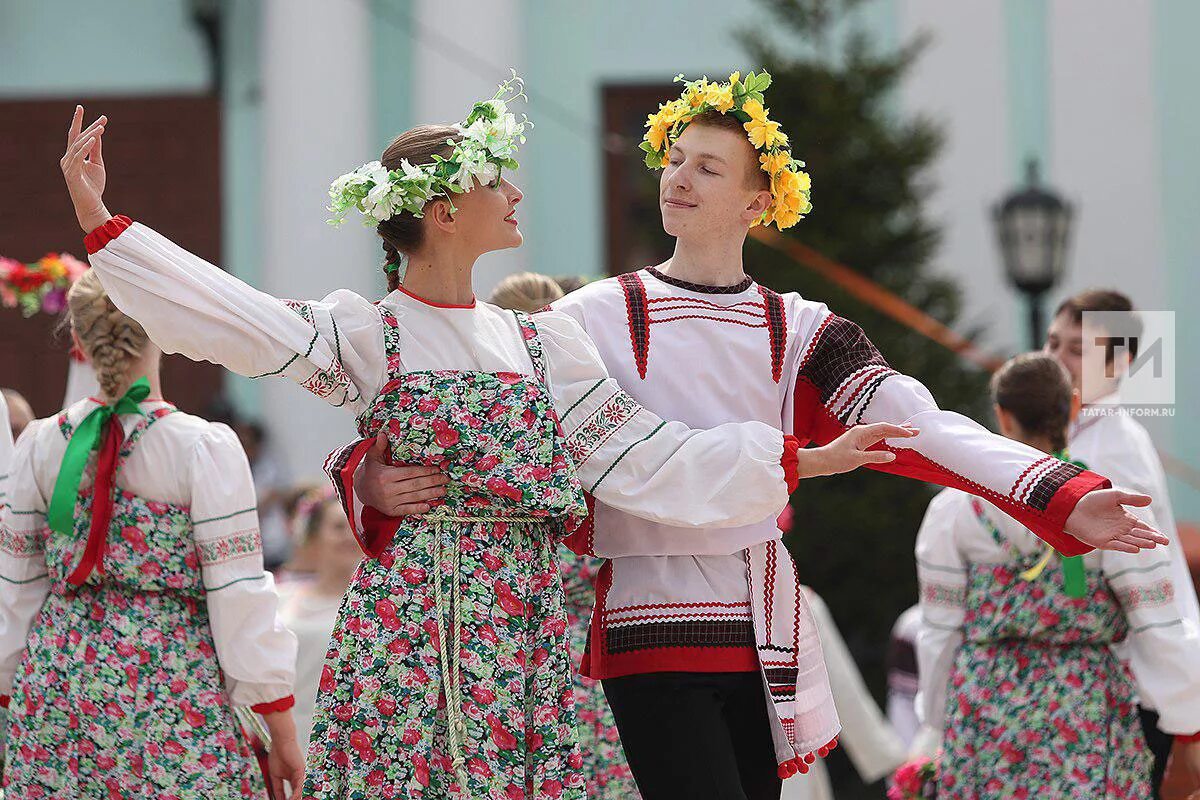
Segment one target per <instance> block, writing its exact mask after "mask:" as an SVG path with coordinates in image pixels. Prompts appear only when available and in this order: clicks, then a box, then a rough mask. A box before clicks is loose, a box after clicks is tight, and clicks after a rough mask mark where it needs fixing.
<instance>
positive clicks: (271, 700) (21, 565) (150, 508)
mask: <svg viewBox="0 0 1200 800" xmlns="http://www.w3.org/2000/svg"><path fill="white" fill-rule="evenodd" d="M99 405H100V404H99V403H98V402H97V401H94V400H84V401H81V402H79V403H76V404H75V405H73V406H72V407H71V408H69V409H67V410H66V411H64V412H63V413H62V414H61V415H59V417H58V418H57V420H56V419H47V420H39V421H37V422H35V423H33V424H31V425H30V428H29V429H28V430H27V431H26V432H25V434H24V435H23V436H22V438H21V440H20V442H19V443H18V446H17V452H16V456H15V458H14V463H13V467H12V469H13V476H12V486H11V489H12V491H11V497H10V500H11V505H10V507H9V508H8V509H7V511H6V513H5V516H4V519H3V526H2V527H0V578H2V579H3V580H2V581H0V691H2V692H3V693H4V696H5V699H7V697H8V695H10V694H11V705H10V708H9V728H8V759H7V763H6V765H5V772H4V785H5V790H6V792H7V793H8V794H9V796H11V797H20V798H22V800H35V799H37V798H63V799H64V800H65V798H105V800H107V798H113V797H120V798H127V799H128V800H133V799H134V798H139V799H141V800H162V799H163V798H179V799H180V800H183V799H184V798H196V797H204V798H208V800H225V799H226V798H239V800H240V798H262V797H264V796H265V789H264V786H263V777H262V773H261V771H260V768H259V766H258V764H257V763H256V762H255V760H254V757H253V755H252V754H251V752H250V751H249V749H248V748H247V746H246V744H245V742H244V740H243V738H242V735H241V733H240V731H239V729H238V726H237V724H236V722H235V717H234V714H233V704H238V705H253V707H254V708H255V709H256V710H258V711H260V712H266V711H271V710H276V709H283V708H286V707H288V706H289V705H290V701H291V691H292V689H291V684H292V675H293V668H292V665H293V662H294V659H295V639H294V637H292V635H291V634H290V633H289V632H288V631H287V630H286V629H284V628H283V627H282V625H281V624H279V622H278V621H277V619H276V616H275V606H276V601H275V593H274V589H273V584H272V582H271V577H270V576H269V575H267V574H264V572H263V568H262V553H261V549H260V545H259V536H258V528H257V524H256V523H257V518H256V515H255V512H254V489H253V485H252V484H251V482H250V472H249V466H248V465H247V463H246V457H245V454H244V453H243V452H242V450H241V447H240V445H239V444H238V442H237V438H236V437H235V436H234V435H233V432H232V431H230V430H229V429H228V428H225V427H224V426H218V425H211V424H209V423H207V422H205V421H203V420H200V419H199V418H196V417H191V416H189V415H187V414H181V413H176V412H174V409H173V407H172V406H170V405H168V404H165V403H163V402H161V401H147V402H143V403H141V404H140V405H139V406H138V410H139V413H132V414H126V415H122V416H119V417H116V418H114V420H116V419H119V420H120V423H119V424H120V426H121V428H120V430H121V432H122V433H124V434H126V438H125V439H124V442H123V445H122V446H121V448H120V451H119V454H118V455H117V459H116V462H115V468H114V469H113V470H112V472H110V473H109V474H110V475H115V476H116V477H117V485H116V487H115V488H114V490H113V491H112V498H113V502H112V516H111V522H110V524H109V525H108V526H107V528H106V529H102V528H100V527H93V526H92V523H91V521H92V517H93V513H94V511H95V509H94V508H93V504H94V503H96V504H98V503H100V502H103V501H102V500H94V496H96V495H100V494H102V493H101V492H100V491H97V488H96V487H97V485H98V484H99V481H98V480H96V478H95V474H96V472H97V461H98V459H97V457H96V456H95V455H93V456H92V457H91V459H90V462H89V465H88V468H87V473H86V476H85V479H84V484H83V485H84V486H85V487H87V488H85V489H84V490H83V491H81V492H80V493H79V500H78V502H77V506H76V510H75V515H74V520H75V522H74V529H73V530H70V531H68V532H67V533H65V534H64V533H60V532H58V531H56V530H51V528H50V527H49V526H48V525H47V509H48V504H49V497H50V489H51V488H52V487H54V485H55V482H56V478H57V475H58V472H59V468H60V466H61V465H62V461H63V454H64V451H65V450H66V447H67V444H68V442H69V441H70V440H71V438H72V437H73V436H74V435H75V433H76V431H77V429H78V426H79V424H80V423H81V422H82V420H83V419H84V418H85V417H86V416H87V415H88V414H89V413H90V412H92V411H94V410H96V409H97V408H98V407H99ZM89 484H90V486H89Z"/></svg>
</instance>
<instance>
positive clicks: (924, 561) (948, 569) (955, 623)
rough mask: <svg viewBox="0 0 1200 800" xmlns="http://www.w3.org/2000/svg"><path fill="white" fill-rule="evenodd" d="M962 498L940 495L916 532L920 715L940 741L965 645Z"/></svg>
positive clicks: (950, 491)
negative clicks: (959, 537)
mask: <svg viewBox="0 0 1200 800" xmlns="http://www.w3.org/2000/svg"><path fill="white" fill-rule="evenodd" d="M961 498H962V494H961V493H960V492H958V491H956V490H954V489H945V490H943V491H941V492H940V493H938V495H937V496H936V497H934V498H933V500H932V501H930V503H929V508H928V509H926V511H925V518H924V519H923V520H922V521H921V529H920V531H919V532H918V533H917V546H916V555H917V580H918V583H919V584H920V608H921V627H920V630H919V632H918V633H917V672H918V676H919V678H918V690H917V716H918V717H919V718H920V719H921V722H922V725H923V727H924V728H925V729H930V730H932V731H934V732H935V733H936V734H937V735H938V740H939V741H940V733H941V730H942V726H943V724H944V723H945V719H946V685H947V682H948V681H949V679H950V671H951V668H952V667H953V666H954V658H955V656H956V654H957V653H958V646H959V645H960V644H962V640H963V632H962V631H963V620H964V618H965V617H966V591H967V563H966V561H965V559H964V558H963V556H962V553H961V552H960V550H959V547H958V545H957V543H956V541H955V525H956V524H957V522H958V513H959V510H960V509H961V507H962V503H961V502H960V500H961ZM921 738H923V737H922V736H921V735H918V739H921Z"/></svg>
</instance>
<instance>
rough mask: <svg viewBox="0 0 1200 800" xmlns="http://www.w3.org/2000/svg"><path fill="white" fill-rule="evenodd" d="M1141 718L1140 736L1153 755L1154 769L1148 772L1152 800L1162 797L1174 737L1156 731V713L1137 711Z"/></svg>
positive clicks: (1146, 709) (1147, 710) (1148, 710)
mask: <svg viewBox="0 0 1200 800" xmlns="http://www.w3.org/2000/svg"><path fill="white" fill-rule="evenodd" d="M1139 714H1140V716H1141V718H1142V734H1143V735H1144V736H1145V737H1146V746H1147V747H1149V748H1150V752H1151V753H1152V754H1153V755H1154V767H1153V769H1152V770H1151V771H1150V788H1151V789H1153V790H1154V794H1153V797H1154V800H1159V798H1160V797H1162V793H1161V792H1162V782H1163V775H1164V774H1165V773H1166V771H1167V759H1168V758H1169V757H1170V755H1171V746H1172V745H1173V744H1174V743H1175V737H1174V736H1172V735H1171V734H1169V733H1163V732H1162V731H1160V730H1159V729H1158V712H1156V711H1151V710H1150V709H1148V708H1142V709H1140V711H1139Z"/></svg>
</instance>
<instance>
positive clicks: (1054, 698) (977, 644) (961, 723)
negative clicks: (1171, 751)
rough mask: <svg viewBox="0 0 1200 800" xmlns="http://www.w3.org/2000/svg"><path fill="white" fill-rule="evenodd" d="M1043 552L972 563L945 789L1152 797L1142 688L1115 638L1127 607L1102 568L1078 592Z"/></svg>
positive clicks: (971, 794)
mask: <svg viewBox="0 0 1200 800" xmlns="http://www.w3.org/2000/svg"><path fill="white" fill-rule="evenodd" d="M1036 561H1037V557H1036V556H1035V557H1030V558H1025V559H1020V560H1017V561H1014V562H1013V563H1009V564H1001V565H987V564H975V565H972V566H971V568H970V570H969V575H968V585H967V612H966V619H965V622H964V642H963V645H962V646H961V648H960V649H959V652H958V656H957V659H956V661H955V664H954V669H953V671H952V672H951V675H950V687H949V691H948V692H947V718H946V730H945V735H944V741H943V747H944V753H943V756H942V771H941V776H940V781H939V785H938V797H940V798H954V800H976V799H977V798H978V799H980V800H982V799H984V798H987V799H990V798H996V799H997V800H999V798H1029V800H1033V799H1034V798H1046V797H1055V798H1078V800H1084V798H1087V799H1088V800H1094V799H1095V798H1108V799H1109V800H1116V799H1117V798H1123V799H1124V798H1128V800H1144V799H1145V798H1147V797H1150V796H1151V794H1150V785H1149V769H1150V757H1149V754H1148V751H1147V750H1146V745H1145V741H1144V739H1143V737H1142V732H1141V727H1140V725H1139V722H1138V715H1137V709H1136V706H1135V703H1134V695H1133V688H1132V685H1131V683H1130V681H1129V677H1128V675H1127V674H1126V672H1125V669H1124V667H1122V665H1121V664H1120V662H1119V661H1118V660H1117V658H1116V657H1115V656H1114V655H1113V653H1112V651H1111V649H1110V645H1111V644H1112V643H1113V642H1117V641H1120V640H1121V639H1123V638H1124V637H1125V635H1126V633H1127V630H1128V625H1127V622H1126V619H1125V615H1124V613H1123V611H1122V609H1121V606H1120V605H1119V604H1118V602H1117V600H1116V598H1115V596H1114V595H1113V592H1112V590H1111V588H1110V587H1109V585H1108V583H1107V581H1106V580H1105V579H1104V576H1103V574H1102V573H1101V572H1100V571H1099V570H1087V572H1086V581H1087V594H1086V596H1084V597H1081V598H1072V597H1069V596H1068V595H1067V594H1066V593H1065V591H1064V587H1063V573H1062V570H1061V568H1059V567H1058V565H1057V564H1054V565H1051V566H1048V567H1047V568H1046V569H1045V571H1044V572H1042V574H1041V575H1040V576H1039V577H1038V578H1036V579H1034V580H1032V581H1026V580H1023V579H1022V578H1021V577H1020V573H1021V572H1022V571H1023V570H1025V569H1028V568H1029V567H1031V566H1032V565H1033V563H1034V562H1036Z"/></svg>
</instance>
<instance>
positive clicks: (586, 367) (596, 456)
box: [537, 311, 788, 528]
mask: <svg viewBox="0 0 1200 800" xmlns="http://www.w3.org/2000/svg"><path fill="white" fill-rule="evenodd" d="M537 326H538V330H539V332H540V337H541V340H542V342H543V345H544V347H545V354H546V360H547V362H548V364H549V369H550V375H549V382H550V387H551V390H552V392H553V393H554V402H555V406H556V407H557V409H558V412H559V417H560V419H561V421H562V425H563V430H564V431H565V432H566V435H567V441H568V449H569V450H570V453H571V457H572V460H573V461H574V463H575V467H576V470H577V471H578V473H579V479H580V481H581V482H582V483H583V487H584V489H586V490H587V491H589V492H591V493H592V494H594V495H595V496H596V498H597V499H598V500H601V501H602V502H604V503H606V504H607V505H609V506H612V507H613V508H618V509H620V510H622V511H627V512H629V513H630V514H634V515H636V516H639V517H642V518H644V519H648V520H652V521H654V522H662V523H666V524H669V525H678V526H688V527H709V528H726V527H735V526H739V525H748V524H750V523H753V522H758V521H760V520H762V519H764V518H766V517H769V516H773V515H777V514H778V513H779V512H780V511H781V510H782V509H783V506H784V505H786V504H787V499H788V492H787V486H786V483H785V480H784V473H783V467H782V466H781V465H780V461H781V459H782V457H783V433H782V432H781V431H780V430H779V429H778V428H773V427H771V426H770V425H766V424H763V423H761V422H744V423H728V424H725V425H721V426H718V427H716V428H712V429H710V430H704V431H701V430H695V429H692V428H689V427H688V426H687V425H684V424H683V423H681V422H666V421H664V420H662V419H661V418H659V417H658V416H656V415H655V414H653V413H652V412H650V411H648V410H647V409H645V408H644V407H643V406H642V405H641V404H640V403H638V402H637V401H636V400H634V399H633V398H632V397H630V396H629V395H628V394H627V393H626V392H625V391H624V390H623V389H621V387H620V386H618V385H617V383H616V381H614V380H613V379H612V378H611V377H609V374H608V370H607V369H606V368H605V366H604V364H603V362H602V361H601V360H600V354H599V353H598V352H597V350H596V347H595V345H594V344H593V343H592V341H591V339H590V338H588V335H587V334H586V333H585V332H584V330H583V328H582V327H580V325H579V323H577V322H576V321H575V320H574V319H573V318H571V317H569V316H567V315H566V314H564V313H561V312H556V311H549V312H545V313H541V314H538V316H537Z"/></svg>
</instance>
